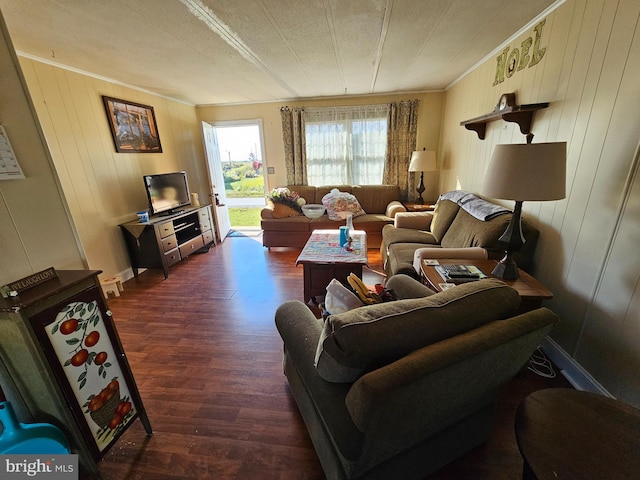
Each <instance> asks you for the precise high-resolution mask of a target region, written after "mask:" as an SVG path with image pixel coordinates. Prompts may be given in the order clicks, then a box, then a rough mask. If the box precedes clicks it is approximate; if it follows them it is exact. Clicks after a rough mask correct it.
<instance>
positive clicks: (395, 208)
mask: <svg viewBox="0 0 640 480" xmlns="http://www.w3.org/2000/svg"><path fill="white" fill-rule="evenodd" d="M406 211H407V209H406V208H405V206H404V205H402V203H400V202H399V201H398V200H394V201H393V202H389V205H387V210H386V211H385V215H386V216H387V217H389V218H395V216H396V214H398V213H400V212H406Z"/></svg>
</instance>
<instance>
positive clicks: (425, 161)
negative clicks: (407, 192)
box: [409, 148, 436, 205]
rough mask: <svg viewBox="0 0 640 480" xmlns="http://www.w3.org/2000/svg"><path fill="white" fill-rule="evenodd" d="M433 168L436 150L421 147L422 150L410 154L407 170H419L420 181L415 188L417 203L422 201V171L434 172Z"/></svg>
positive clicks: (434, 167)
mask: <svg viewBox="0 0 640 480" xmlns="http://www.w3.org/2000/svg"><path fill="white" fill-rule="evenodd" d="M435 170H436V152H434V151H431V150H429V151H428V152H427V149H426V148H423V149H422V150H416V151H415V152H413V153H412V154H411V161H410V162H409V171H410V172H420V183H418V188H417V189H416V191H417V192H418V198H417V199H416V203H419V204H420V205H422V204H423V203H424V198H422V193H423V192H424V172H434V171H435Z"/></svg>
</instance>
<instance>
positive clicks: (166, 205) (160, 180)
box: [144, 172, 191, 215]
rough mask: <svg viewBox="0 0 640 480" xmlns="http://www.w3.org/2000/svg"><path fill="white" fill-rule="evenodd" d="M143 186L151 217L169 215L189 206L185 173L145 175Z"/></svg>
mask: <svg viewBox="0 0 640 480" xmlns="http://www.w3.org/2000/svg"><path fill="white" fill-rule="evenodd" d="M144 186H145V188H146V189H147V198H148V199H149V209H150V211H151V214H152V215H162V214H164V215H170V214H172V213H175V212H176V210H179V209H180V208H181V207H185V206H187V205H191V198H190V196H189V185H188V183H187V173H186V172H173V173H161V174H155V175H145V176H144Z"/></svg>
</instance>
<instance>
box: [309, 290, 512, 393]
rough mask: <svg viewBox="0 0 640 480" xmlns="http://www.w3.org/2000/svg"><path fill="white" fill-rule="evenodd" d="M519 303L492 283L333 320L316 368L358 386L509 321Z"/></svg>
mask: <svg viewBox="0 0 640 480" xmlns="http://www.w3.org/2000/svg"><path fill="white" fill-rule="evenodd" d="M519 304H520V296H519V295H518V293H517V292H516V291H515V290H514V289H512V288H511V287H509V286H508V285H506V284H505V283H503V282H501V281H499V280H495V279H486V280H481V281H478V282H472V283H467V284H464V285H460V286H457V287H456V288H452V289H449V290H446V291H444V292H440V293H437V294H435V295H432V296H429V297H426V298H421V299H407V300H399V301H397V302H389V303H382V304H378V305H370V306H366V307H362V308H356V309H354V310H351V311H349V312H345V313H342V314H339V315H331V316H329V317H328V318H327V320H326V321H325V324H324V328H323V331H322V335H321V336H320V339H319V342H318V348H317V351H316V357H315V365H316V369H317V370H318V374H319V375H320V376H321V377H322V378H324V379H325V380H327V381H330V382H337V383H342V382H353V381H355V380H356V379H357V378H359V377H360V376H361V375H362V374H363V373H364V372H367V371H370V370H372V369H376V368H379V367H381V366H383V365H387V364H388V363H390V362H393V361H395V360H397V359H399V358H401V357H403V356H405V355H407V354H409V353H411V352H413V351H415V350H417V349H418V348H421V347H423V346H425V345H429V344H432V343H434V342H438V341H441V340H444V339H446V338H449V337H451V336H453V335H458V334H460V333H463V332H466V331H469V330H471V329H474V328H477V327H478V326H480V325H483V324H485V323H487V322H489V321H492V320H498V319H504V318H507V317H509V316H510V315H511V314H513V313H514V312H515V310H516V309H517V308H518V305H519Z"/></svg>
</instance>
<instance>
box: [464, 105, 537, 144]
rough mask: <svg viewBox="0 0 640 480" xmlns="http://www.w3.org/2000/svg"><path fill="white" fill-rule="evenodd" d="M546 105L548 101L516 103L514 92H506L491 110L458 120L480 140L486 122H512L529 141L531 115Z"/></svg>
mask: <svg viewBox="0 0 640 480" xmlns="http://www.w3.org/2000/svg"><path fill="white" fill-rule="evenodd" d="M548 106H549V103H548V102H546V103H532V104H529V105H516V104H515V93H507V94H504V95H502V96H501V97H500V101H499V102H498V105H496V109H495V110H494V111H493V112H491V113H487V114H485V115H481V116H479V117H475V118H472V119H470V120H464V121H463V122H460V125H463V126H464V128H466V129H467V130H472V131H474V132H476V133H477V134H478V138H479V139H480V140H484V139H485V136H486V132H487V123H489V122H494V121H496V120H504V121H505V122H514V123H517V124H518V126H519V127H520V132H521V133H522V134H523V135H526V136H527V143H531V140H533V134H532V133H531V124H532V122H533V115H534V113H535V112H537V111H538V110H541V109H543V108H547V107H548Z"/></svg>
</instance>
